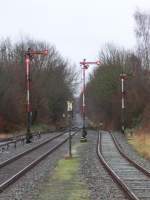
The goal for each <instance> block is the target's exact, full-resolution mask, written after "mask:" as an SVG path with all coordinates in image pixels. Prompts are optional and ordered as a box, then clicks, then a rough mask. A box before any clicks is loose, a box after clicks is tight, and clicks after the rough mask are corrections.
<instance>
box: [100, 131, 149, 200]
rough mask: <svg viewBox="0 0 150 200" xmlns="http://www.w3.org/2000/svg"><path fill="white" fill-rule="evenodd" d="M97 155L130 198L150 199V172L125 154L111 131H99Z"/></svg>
mask: <svg viewBox="0 0 150 200" xmlns="http://www.w3.org/2000/svg"><path fill="white" fill-rule="evenodd" d="M97 155H98V157H99V159H100V161H101V163H102V164H103V165H104V167H105V168H106V169H107V171H108V173H109V174H110V175H111V176H112V178H113V179H114V180H115V182H116V183H117V184H118V185H119V186H120V188H121V189H122V190H123V191H124V192H125V195H126V196H127V198H128V199H130V200H150V172H149V171H147V170H146V169H144V168H142V167H141V166H140V165H138V164H137V163H135V162H134V161H133V160H131V159H130V158H129V157H128V156H127V155H125V154H124V153H123V151H122V149H121V148H120V146H119V145H118V143H117V140H116V139H115V137H114V136H113V135H112V134H110V133H106V132H105V133H99V134H98V142H97Z"/></svg>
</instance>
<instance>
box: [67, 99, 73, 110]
mask: <svg viewBox="0 0 150 200" xmlns="http://www.w3.org/2000/svg"><path fill="white" fill-rule="evenodd" d="M67 111H72V101H67Z"/></svg>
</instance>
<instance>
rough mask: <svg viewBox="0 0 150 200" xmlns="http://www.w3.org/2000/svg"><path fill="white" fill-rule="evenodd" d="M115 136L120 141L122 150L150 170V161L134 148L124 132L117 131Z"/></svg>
mask: <svg viewBox="0 0 150 200" xmlns="http://www.w3.org/2000/svg"><path fill="white" fill-rule="evenodd" d="M114 136H115V137H116V139H117V141H118V142H119V144H120V146H121V147H122V150H123V151H124V152H125V153H126V154H127V155H128V156H129V157H130V158H131V159H133V160H134V161H135V162H136V163H138V164H140V165H141V166H142V167H144V168H145V169H147V170H149V171H150V161H149V160H146V159H144V158H143V157H142V156H140V155H139V154H138V153H137V151H136V150H135V149H134V148H133V146H132V145H131V144H129V143H128V140H127V137H125V136H124V135H123V134H122V133H118V132H115V133H114Z"/></svg>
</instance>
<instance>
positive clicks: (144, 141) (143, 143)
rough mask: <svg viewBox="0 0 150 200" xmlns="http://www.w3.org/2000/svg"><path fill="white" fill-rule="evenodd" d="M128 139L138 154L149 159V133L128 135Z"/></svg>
mask: <svg viewBox="0 0 150 200" xmlns="http://www.w3.org/2000/svg"><path fill="white" fill-rule="evenodd" d="M128 141H129V143H130V144H131V145H133V147H134V148H135V149H136V151H137V152H138V153H139V154H140V155H142V156H144V158H146V159H149V160H150V135H147V134H136V135H133V136H130V137H128Z"/></svg>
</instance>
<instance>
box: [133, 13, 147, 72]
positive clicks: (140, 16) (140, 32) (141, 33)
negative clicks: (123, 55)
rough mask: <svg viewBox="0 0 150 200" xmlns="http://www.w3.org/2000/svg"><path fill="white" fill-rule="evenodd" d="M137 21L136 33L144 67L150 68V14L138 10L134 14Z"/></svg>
mask: <svg viewBox="0 0 150 200" xmlns="http://www.w3.org/2000/svg"><path fill="white" fill-rule="evenodd" d="M134 19H135V22H136V28H135V34H136V38H137V42H138V54H139V56H140V58H141V61H142V66H143V68H144V69H147V70H148V69H150V14H149V13H145V12H141V11H136V12H135V14H134Z"/></svg>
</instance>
